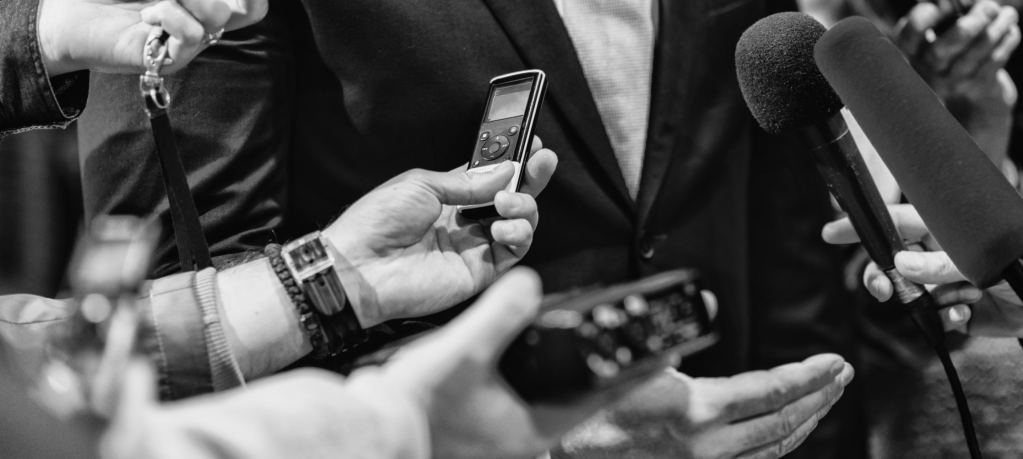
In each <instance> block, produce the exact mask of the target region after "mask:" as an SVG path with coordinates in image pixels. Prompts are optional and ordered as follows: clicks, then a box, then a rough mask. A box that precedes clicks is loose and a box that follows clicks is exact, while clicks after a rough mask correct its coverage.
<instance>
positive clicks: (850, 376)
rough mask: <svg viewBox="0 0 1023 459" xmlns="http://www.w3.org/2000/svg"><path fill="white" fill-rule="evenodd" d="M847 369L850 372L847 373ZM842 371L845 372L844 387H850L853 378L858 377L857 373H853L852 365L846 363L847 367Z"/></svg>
mask: <svg viewBox="0 0 1023 459" xmlns="http://www.w3.org/2000/svg"><path fill="white" fill-rule="evenodd" d="M847 368H848V370H849V371H845V370H846V369H847ZM842 371H843V373H842V386H848V385H849V383H850V382H852V380H853V376H855V375H856V372H855V371H853V367H852V364H850V363H848V362H846V363H845V365H843V366H842Z"/></svg>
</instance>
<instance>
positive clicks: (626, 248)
mask: <svg viewBox="0 0 1023 459" xmlns="http://www.w3.org/2000/svg"><path fill="white" fill-rule="evenodd" d="M773 8H774V6H773V5H771V4H768V3H767V2H766V1H764V0H684V1H683V0H678V1H676V0H662V2H661V11H660V21H661V23H660V26H659V37H658V41H657V48H656V50H655V64H654V78H653V91H652V94H653V100H652V106H651V116H650V126H649V133H648V140H647V148H646V154H645V159H644V167H643V172H642V183H641V185H640V190H639V193H638V196H637V198H636V199H635V200H633V199H631V198H630V197H629V194H628V192H627V190H626V187H625V183H624V180H623V178H622V174H621V171H620V170H619V168H618V164H617V161H616V160H615V157H614V152H613V151H612V148H611V144H610V141H609V140H608V137H607V134H606V132H605V130H604V128H603V124H602V122H601V118H600V115H599V113H598V111H597V108H596V105H595V103H594V101H593V98H592V95H591V94H590V91H589V89H588V86H587V82H586V79H585V77H584V75H583V72H582V68H581V66H580V64H579V62H578V60H577V58H576V56H575V53H574V48H573V45H572V42H571V40H570V38H569V36H568V33H567V31H566V30H565V28H564V26H563V24H562V22H561V20H560V17H559V15H558V13H557V10H556V9H555V7H554V5H553V4H552V3H551V2H550V1H545V0H528V1H524V0H432V1H429V2H424V1H409V0H345V1H341V2H339V1H332V0H305V1H304V2H303V3H302V4H298V3H297V2H277V3H274V4H273V5H272V7H271V12H270V15H269V16H268V18H267V19H266V20H265V21H264V22H263V23H261V24H259V25H258V26H256V27H254V28H250V29H243V30H242V31H239V33H235V34H228V35H227V36H225V38H226V40H225V41H224V42H223V44H222V45H218V46H216V47H213V48H211V49H210V50H208V51H206V52H204V53H203V54H202V55H201V56H200V57H199V58H198V59H197V60H196V61H195V62H194V63H193V64H192V65H190V66H189V67H188V68H186V69H185V70H184V71H182V72H181V74H179V75H175V76H174V77H172V78H171V79H170V80H169V86H170V90H171V92H172V94H173V96H174V105H173V107H172V112H171V113H172V117H173V119H174V123H175V125H176V128H177V136H178V141H179V145H180V146H181V149H182V151H183V155H184V157H183V162H184V164H185V167H186V169H187V170H188V171H189V180H190V182H191V185H192V189H193V194H194V196H195V198H196V201H197V205H198V208H199V211H200V213H201V214H202V220H203V224H204V228H205V231H206V237H207V239H208V240H209V242H210V244H211V249H212V251H213V254H214V255H215V256H218V255H219V256H225V255H230V254H233V253H238V252H240V251H244V250H250V249H257V248H259V247H261V246H262V245H263V244H266V243H268V242H270V241H271V240H272V239H275V238H277V239H288V238H293V237H296V236H299V235H301V234H303V233H305V232H308V231H311V230H314V229H317V228H319V227H323V226H325V225H327V224H328V223H329V222H330V220H331V219H332V218H333V217H335V216H336V215H337V214H338V213H339V212H340V211H341V210H342V209H343V207H344V206H345V205H346V204H347V203H350V202H352V201H354V200H356V199H357V198H358V197H359V196H361V195H362V194H364V193H366V192H367V191H368V190H370V189H372V188H373V187H375V186H376V185H378V184H380V183H382V182H383V181H385V180H387V179H389V178H390V177H392V176H394V175H397V174H398V173H401V172H403V171H405V170H407V169H410V168H415V167H419V168H426V169H433V170H447V169H451V168H455V167H458V166H459V165H462V164H464V163H465V162H466V161H467V160H468V159H469V158H470V155H471V150H470V149H471V148H472V147H473V145H474V140H475V136H476V130H477V128H478V123H479V120H480V114H481V112H482V111H483V108H484V102H485V101H484V96H485V94H486V92H485V91H486V89H487V85H488V82H489V80H490V78H491V77H493V76H495V75H499V74H502V73H507V72H512V71H517V70H522V69H527V68H539V69H542V70H544V71H545V72H546V73H547V75H548V78H549V80H550V86H549V91H548V97H547V101H546V104H545V105H544V108H543V110H542V111H541V113H540V116H539V124H538V125H537V129H536V133H537V135H539V136H540V137H541V138H542V139H543V142H544V145H545V146H546V147H549V148H551V149H552V150H554V151H555V152H556V153H557V154H558V157H559V166H558V171H557V172H556V173H555V175H554V177H553V178H552V180H551V182H550V184H549V186H548V187H547V189H546V190H545V191H544V193H543V194H542V195H541V196H540V198H539V199H538V203H539V206H540V209H541V215H542V218H541V221H540V225H539V227H538V230H537V232H536V235H535V238H534V243H533V247H532V249H531V250H530V253H529V255H527V257H526V258H525V259H524V260H523V262H522V263H523V264H525V265H528V266H531V267H533V268H534V269H536V270H537V271H538V272H539V273H540V275H541V277H542V279H543V282H544V287H545V290H547V291H559V290H564V289H567V288H570V287H573V286H580V285H587V284H592V283H595V282H605V283H610V282H618V281H624V280H628V279H634V278H637V277H640V276H643V275H647V274H651V273H655V272H658V271H662V270H667V269H672V268H679V267H688V268H697V269H699V270H700V271H701V272H702V273H703V276H704V280H705V283H706V287H707V288H709V289H710V290H712V291H714V292H715V293H716V294H717V295H718V297H719V299H720V304H721V308H720V314H719V319H718V320H719V323H720V328H721V334H722V337H723V339H722V341H721V342H720V343H719V344H718V345H717V346H715V347H714V348H712V349H710V350H708V351H705V352H703V353H702V354H700V355H698V356H696V357H694V358H692V359H689V360H687V361H686V362H685V363H684V365H683V370H685V371H688V372H689V373H691V374H694V375H706V376H717V375H731V374H734V373H737V372H741V371H745V370H749V369H752V368H762V367H767V366H772V365H776V364H780V363H785V362H790V361H793V360H798V359H802V358H805V357H808V356H809V355H812V354H814V353H818V352H826V351H830V352H839V353H841V354H844V355H846V356H847V357H851V356H852V353H853V352H852V350H853V340H852V320H851V315H852V314H853V312H852V310H851V308H848V307H845V306H846V305H847V304H848V303H847V299H846V298H845V297H846V295H845V292H844V291H843V290H842V284H841V275H842V273H841V268H842V255H841V253H840V251H838V250H837V249H834V248H832V247H828V246H827V245H826V244H824V243H823V241H821V240H820V228H821V226H822V225H823V224H824V223H825V222H827V221H829V220H830V219H831V217H832V216H833V213H832V209H831V207H830V202H829V200H828V196H827V192H826V189H825V188H824V186H823V183H822V182H821V181H820V179H819V178H818V177H817V176H816V173H815V172H814V169H813V167H812V165H811V164H810V163H809V161H808V160H807V159H806V158H804V157H802V155H803V153H801V152H800V151H799V150H798V148H794V147H792V142H791V140H790V139H785V138H771V137H768V136H766V135H765V134H763V133H762V132H761V131H760V130H759V129H758V128H756V127H755V123H754V122H753V120H752V117H751V116H750V115H749V112H748V110H747V108H746V106H745V103H744V102H743V100H742V96H741V94H740V92H739V88H738V85H737V83H736V80H735V78H736V77H735V68H734V62H733V54H734V48H735V43H736V42H737V40H738V38H739V36H740V35H741V34H742V32H743V31H744V30H745V29H746V28H747V27H748V26H749V25H750V24H752V23H753V22H755V21H756V20H757V19H759V18H761V17H763V16H765V15H766V14H768V13H769V12H771V10H772V9H773ZM134 85H137V80H136V79H135V77H118V76H104V77H102V78H99V77H94V78H93V81H92V84H91V87H90V90H91V91H92V95H93V100H92V101H90V107H89V109H88V110H87V111H86V113H85V115H84V117H83V120H82V128H81V130H80V132H81V133H82V134H81V140H82V147H83V170H84V173H83V175H84V181H85V195H86V198H85V200H86V209H87V213H89V214H90V215H96V214H98V213H102V212H114V213H117V212H132V213H140V212H151V211H154V210H156V211H157V212H159V213H160V214H161V216H162V218H164V220H165V227H167V228H169V227H170V225H169V220H168V219H169V216H168V215H167V212H166V201H165V197H164V192H163V189H162V182H161V181H160V179H159V166H158V163H157V160H156V158H155V155H154V153H153V151H154V149H153V146H152V141H151V140H150V138H149V134H148V132H147V131H146V125H145V117H144V115H143V114H142V110H141V107H140V106H139V101H138V100H137V94H136V93H135V91H136V90H135V89H133V88H134ZM172 244H173V242H172V240H170V239H169V238H168V239H165V242H164V244H163V245H162V246H161V252H160V261H161V263H162V265H161V266H162V267H161V269H160V270H159V271H158V273H159V274H165V273H167V272H169V271H171V270H173V269H176V268H175V265H176V263H175V258H174V256H175V252H174V249H173V245H172ZM840 411H841V410H840V407H836V410H835V411H832V414H831V415H830V416H829V418H828V419H829V421H828V422H837V421H831V419H839V420H841V419H842V416H841V414H840ZM835 425H836V427H833V428H832V429H831V430H834V431H839V430H842V431H845V432H846V433H848V432H850V431H852V429H850V428H849V427H848V425H846V426H845V427H841V426H842V424H835ZM828 430H829V428H828V427H826V426H822V427H821V428H820V429H819V431H821V432H825V433H824V434H819V433H815V437H812V438H811V441H810V444H812V443H814V441H813V439H814V438H818V437H820V438H823V439H824V440H822V441H821V444H822V445H824V444H825V443H828V442H833V441H834V437H832V439H831V440H828V439H827V437H826V432H827V431H828ZM822 435H823V436H822ZM849 441H851V442H853V443H855V441H856V440H855V439H853V440H849ZM849 445H850V443H848V442H847V443H845V444H841V445H839V444H837V443H836V444H834V445H829V446H826V448H827V449H825V450H817V452H816V453H814V454H813V455H810V456H807V457H840V456H839V455H832V454H827V453H822V452H821V451H826V450H831V448H834V451H840V450H842V449H843V448H844V449H845V450H849V449H850V448H849ZM822 447H824V446H822ZM804 449H805V450H807V451H813V449H812V447H806V448H804ZM853 449H854V450H855V451H856V452H854V453H852V455H851V456H848V457H859V455H858V452H859V451H860V449H858V448H853Z"/></svg>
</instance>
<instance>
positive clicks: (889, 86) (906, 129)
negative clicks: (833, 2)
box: [814, 17, 1023, 295]
mask: <svg viewBox="0 0 1023 459" xmlns="http://www.w3.org/2000/svg"><path fill="white" fill-rule="evenodd" d="M814 58H815V60H816V62H817V66H818V68H819V69H820V71H821V73H823V74H824V77H825V78H827V80H828V82H830V83H831V86H832V87H833V88H834V89H835V91H836V92H837V93H838V95H839V96H840V97H841V99H842V101H843V102H844V103H845V104H846V107H848V109H849V110H850V111H851V112H852V113H853V115H855V116H856V119H857V121H859V122H860V126H861V127H862V128H863V131H864V133H866V135H867V137H868V138H870V141H871V143H872V144H873V145H874V147H876V148H877V151H878V154H880V155H881V157H882V158H883V159H884V162H885V164H886V165H887V166H888V168H889V169H890V170H891V172H892V174H893V175H894V176H895V178H896V180H897V181H898V182H899V186H900V187H901V188H902V191H903V192H904V193H905V194H906V196H907V197H908V198H909V201H910V202H911V203H913V205H914V206H916V209H917V210H918V211H919V212H920V216H921V217H922V218H923V220H924V221H925V222H926V223H927V227H928V229H929V230H930V232H931V234H932V235H933V236H934V238H935V239H936V240H937V241H938V243H939V244H941V247H942V249H944V250H945V251H946V252H947V253H948V256H949V257H950V258H951V259H952V261H954V262H955V264H956V266H957V267H958V268H959V270H960V271H961V272H962V273H963V275H964V276H965V277H966V278H967V279H969V280H970V282H972V283H973V284H974V285H977V286H978V287H981V288H987V287H990V286H992V285H994V284H995V283H997V282H998V281H1000V280H1001V279H1002V278H1005V279H1006V280H1008V281H1009V283H1010V284H1011V285H1012V287H1013V289H1014V290H1016V292H1017V293H1019V294H1021V295H1023V265H1021V263H1020V257H1021V256H1023V198H1021V197H1020V195H1019V193H1018V192H1017V191H1016V190H1015V188H1013V187H1012V186H1011V185H1009V183H1008V182H1007V181H1006V180H1005V178H1004V177H1003V176H1002V173H1001V171H1000V170H998V168H997V167H996V166H995V165H994V163H992V162H991V160H990V159H988V157H987V155H985V154H984V152H983V151H982V150H981V149H980V147H978V146H977V144H976V143H975V142H974V141H973V138H972V137H970V135H969V134H968V133H967V132H966V130H965V129H963V127H962V126H961V125H960V124H959V122H958V121H956V119H955V118H954V117H953V116H952V115H951V114H950V113H949V112H948V110H946V109H945V107H944V106H943V105H942V103H941V101H940V100H938V98H937V96H936V95H935V94H934V92H933V91H932V90H931V89H930V87H929V86H927V83H926V82H924V81H923V79H922V78H921V77H920V76H919V75H918V74H917V73H916V71H915V70H913V68H912V67H911V66H910V65H909V63H907V62H906V61H905V59H903V57H902V54H901V52H900V51H899V50H898V49H897V48H896V47H895V45H894V44H892V43H891V41H890V40H888V38H886V37H885V36H884V35H883V34H882V33H881V32H880V31H879V30H877V28H876V27H874V25H873V24H871V23H870V21H868V20H866V19H864V18H857V17H853V18H849V19H846V20H843V21H841V22H839V23H838V24H837V25H835V26H834V27H833V28H832V29H831V30H829V31H827V32H826V33H825V34H824V35H823V36H822V37H821V38H820V40H819V41H818V42H817V44H816V46H815V49H814Z"/></svg>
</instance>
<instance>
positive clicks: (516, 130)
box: [508, 126, 519, 135]
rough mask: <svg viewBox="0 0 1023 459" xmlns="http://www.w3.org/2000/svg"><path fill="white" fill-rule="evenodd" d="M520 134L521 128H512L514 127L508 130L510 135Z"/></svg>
mask: <svg viewBox="0 0 1023 459" xmlns="http://www.w3.org/2000/svg"><path fill="white" fill-rule="evenodd" d="M518 133H519V127H518V126H512V127H510V128H508V135H515V134H518Z"/></svg>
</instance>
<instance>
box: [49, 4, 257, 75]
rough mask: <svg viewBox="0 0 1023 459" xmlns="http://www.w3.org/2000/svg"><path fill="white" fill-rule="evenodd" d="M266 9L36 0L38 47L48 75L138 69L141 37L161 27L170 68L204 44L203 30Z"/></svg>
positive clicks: (247, 19)
mask: <svg viewBox="0 0 1023 459" xmlns="http://www.w3.org/2000/svg"><path fill="white" fill-rule="evenodd" d="M268 8H269V0H40V2H39V9H40V14H39V48H40V51H41V54H42V58H43V62H44V64H45V66H46V70H47V72H48V73H49V76H50V77H51V78H52V77H54V76H57V75H60V74H63V73H69V72H74V71H78V70H94V71H99V72H106V73H141V72H142V71H144V70H145V66H144V64H143V59H142V55H143V50H144V48H145V44H146V42H147V41H149V39H150V38H152V37H155V36H158V35H159V34H160V33H161V32H162V31H166V32H167V33H168V34H170V37H171V38H170V40H169V41H168V50H169V58H170V59H171V62H170V63H168V64H167V65H165V66H164V68H163V72H164V73H171V72H174V71H176V70H179V69H181V68H183V67H184V66H185V65H186V64H188V62H190V61H191V60H192V59H193V58H194V57H195V56H196V55H198V54H199V52H201V51H202V50H204V49H206V47H207V45H206V44H204V43H203V37H204V36H205V35H206V34H215V33H217V32H218V31H220V30H221V29H224V30H227V31H231V30H235V29H239V28H242V27H245V26H248V25H251V24H254V23H256V22H259V21H260V20H261V19H263V16H265V15H266V12H267V9H268Z"/></svg>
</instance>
